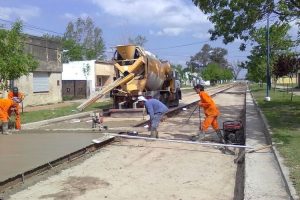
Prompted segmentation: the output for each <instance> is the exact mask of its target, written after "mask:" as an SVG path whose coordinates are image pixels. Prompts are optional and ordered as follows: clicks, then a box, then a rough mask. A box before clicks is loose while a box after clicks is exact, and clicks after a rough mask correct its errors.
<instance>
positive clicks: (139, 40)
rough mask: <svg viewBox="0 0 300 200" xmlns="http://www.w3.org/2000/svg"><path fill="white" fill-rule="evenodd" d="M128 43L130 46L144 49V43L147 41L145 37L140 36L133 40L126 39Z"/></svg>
mask: <svg viewBox="0 0 300 200" xmlns="http://www.w3.org/2000/svg"><path fill="white" fill-rule="evenodd" d="M128 42H129V43H130V44H134V45H137V46H141V47H144V45H145V43H146V42H147V39H146V37H145V36H142V35H138V36H136V37H135V38H130V37H129V38H128Z"/></svg>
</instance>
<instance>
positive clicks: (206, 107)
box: [194, 84, 224, 143]
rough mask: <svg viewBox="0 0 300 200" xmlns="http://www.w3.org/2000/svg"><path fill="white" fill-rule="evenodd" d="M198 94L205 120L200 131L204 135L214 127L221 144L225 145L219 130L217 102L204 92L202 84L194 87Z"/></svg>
mask: <svg viewBox="0 0 300 200" xmlns="http://www.w3.org/2000/svg"><path fill="white" fill-rule="evenodd" d="M194 89H195V91H196V93H197V94H199V97H200V101H199V106H200V107H202V108H203V111H204V114H205V119H204V121H203V123H202V124H200V127H199V130H200V131H202V132H203V133H204V134H205V132H206V131H207V129H208V127H209V126H212V127H213V129H214V130H215V131H216V133H217V135H218V138H219V142H220V143H223V142H224V141H223V136H222V133H221V131H220V129H219V124H218V117H219V115H220V111H219V109H218V107H217V106H216V104H215V102H214V101H213V100H212V98H211V97H210V96H209V95H208V94H207V93H206V92H205V91H204V86H203V85H201V84H197V85H196V86H195V87H194Z"/></svg>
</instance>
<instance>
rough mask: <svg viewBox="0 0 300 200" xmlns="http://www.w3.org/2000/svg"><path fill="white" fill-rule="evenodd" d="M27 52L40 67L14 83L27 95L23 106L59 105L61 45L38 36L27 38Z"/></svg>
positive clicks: (60, 97)
mask: <svg viewBox="0 0 300 200" xmlns="http://www.w3.org/2000/svg"><path fill="white" fill-rule="evenodd" d="M25 51H26V52H28V53H31V54H32V55H33V57H34V58H35V59H36V60H37V61H38V63H39V64H38V67H37V69H35V70H34V71H33V72H32V73H29V75H28V76H22V77H20V78H19V79H18V80H15V81H14V83H13V84H14V86H17V87H18V88H19V91H21V92H23V93H24V94H25V99H24V101H23V106H24V107H25V106H31V105H42V104H51V103H58V102H61V101H62V95H61V85H62V84H61V73H62V63H61V44H60V42H58V41H52V40H49V39H46V38H42V37H37V36H27V39H26V45H25Z"/></svg>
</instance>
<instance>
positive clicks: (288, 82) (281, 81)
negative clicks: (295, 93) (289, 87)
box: [277, 77, 297, 84]
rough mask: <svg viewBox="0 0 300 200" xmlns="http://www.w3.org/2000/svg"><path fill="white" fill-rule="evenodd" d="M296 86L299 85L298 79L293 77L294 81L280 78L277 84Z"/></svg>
mask: <svg viewBox="0 0 300 200" xmlns="http://www.w3.org/2000/svg"><path fill="white" fill-rule="evenodd" d="M291 83H293V84H295V83H297V78H296V77H293V78H292V79H290V78H289V77H283V78H279V79H278V80H277V84H291Z"/></svg>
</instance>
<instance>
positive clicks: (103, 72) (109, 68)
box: [95, 61, 115, 89]
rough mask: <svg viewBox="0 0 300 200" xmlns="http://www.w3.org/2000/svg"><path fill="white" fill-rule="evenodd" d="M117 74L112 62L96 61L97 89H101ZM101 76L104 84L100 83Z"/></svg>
mask: <svg viewBox="0 0 300 200" xmlns="http://www.w3.org/2000/svg"><path fill="white" fill-rule="evenodd" d="M114 76H115V70H114V65H113V64H112V63H111V62H104V61H96V63H95V79H96V89H100V88H101V87H103V86H106V85H108V84H110V83H112V82H113V77H114ZM99 78H101V79H102V84H103V85H102V86H101V85H100V83H99Z"/></svg>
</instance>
